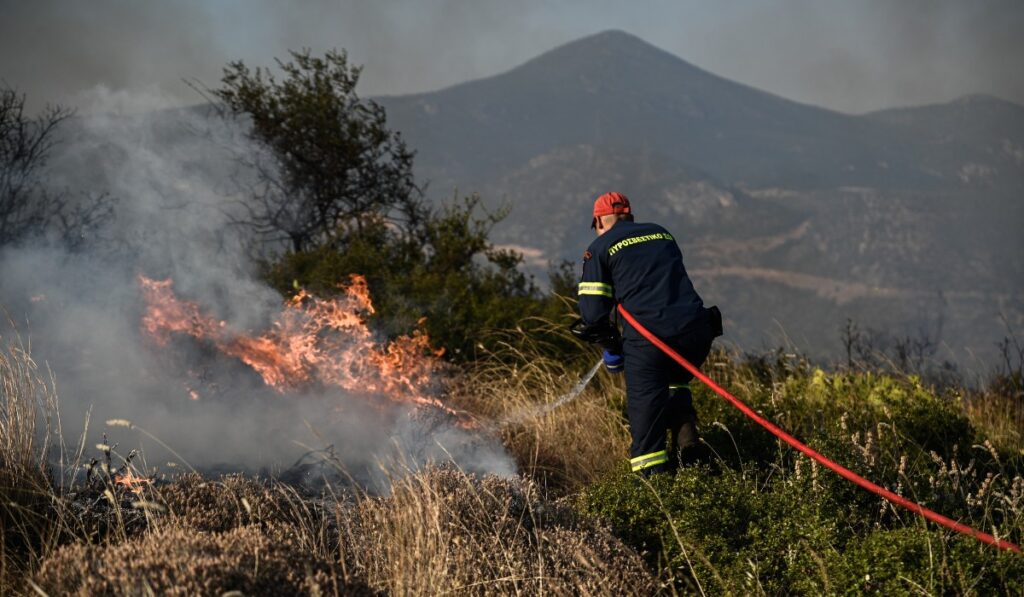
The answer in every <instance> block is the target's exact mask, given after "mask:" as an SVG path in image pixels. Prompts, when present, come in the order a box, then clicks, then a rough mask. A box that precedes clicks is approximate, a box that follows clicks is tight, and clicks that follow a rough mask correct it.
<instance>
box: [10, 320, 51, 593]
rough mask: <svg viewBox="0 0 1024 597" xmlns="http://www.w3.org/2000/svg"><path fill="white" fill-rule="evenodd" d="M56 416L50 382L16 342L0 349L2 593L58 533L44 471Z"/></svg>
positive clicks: (36, 559) (15, 340) (34, 560)
mask: <svg viewBox="0 0 1024 597" xmlns="http://www.w3.org/2000/svg"><path fill="white" fill-rule="evenodd" d="M55 412H56V392H55V391H54V386H53V383H52V380H47V379H45V378H43V377H42V376H41V375H40V373H39V371H38V369H37V367H36V364H35V363H34V362H33V361H32V358H31V357H30V356H29V354H28V352H27V351H26V350H24V349H23V347H22V345H21V342H20V340H19V339H17V338H15V339H14V342H4V343H2V344H0V550H2V551H0V593H3V592H4V587H8V586H10V584H11V582H12V579H15V578H17V577H19V576H21V575H22V574H24V572H25V571H26V570H28V569H29V568H31V566H32V565H33V563H34V562H36V561H38V559H39V558H40V557H42V556H43V555H44V554H45V552H46V549H47V547H48V546H49V545H50V544H51V543H52V541H53V538H54V536H55V535H56V534H57V533H59V528H58V526H59V525H58V524H56V523H55V517H54V515H53V514H54V512H53V503H52V500H51V497H52V492H51V490H50V486H51V484H50V479H49V475H48V471H47V466H46V456H47V453H48V449H49V445H48V442H47V440H48V438H49V437H50V436H51V434H50V425H51V423H52V421H53V419H52V417H53V415H54V413H55Z"/></svg>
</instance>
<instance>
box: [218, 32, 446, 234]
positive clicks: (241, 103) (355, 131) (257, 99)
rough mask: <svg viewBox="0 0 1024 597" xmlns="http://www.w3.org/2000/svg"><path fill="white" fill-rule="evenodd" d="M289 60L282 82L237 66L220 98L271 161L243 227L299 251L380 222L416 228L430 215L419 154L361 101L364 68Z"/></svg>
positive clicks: (333, 60) (259, 167)
mask: <svg viewBox="0 0 1024 597" xmlns="http://www.w3.org/2000/svg"><path fill="white" fill-rule="evenodd" d="M290 54H291V58H292V61H290V62H282V61H280V60H278V61H277V62H278V66H279V67H280V69H281V70H282V71H283V73H284V79H283V80H281V81H278V80H277V79H275V77H274V76H273V75H271V74H270V73H269V72H268V71H267V70H265V69H260V68H257V69H256V70H255V71H252V70H250V69H249V68H248V67H247V66H246V65H245V64H244V63H243V62H241V61H238V62H232V63H230V64H229V66H228V67H227V68H225V69H224V76H223V79H222V83H223V86H222V87H221V88H220V89H217V90H215V91H214V94H215V96H216V97H217V98H219V100H220V101H221V102H222V104H223V106H224V107H226V109H227V110H228V111H229V112H230V113H231V114H233V115H236V116H243V117H247V118H248V119H249V121H250V123H251V131H250V134H251V136H252V138H253V139H255V140H256V141H257V142H258V143H259V144H260V145H261V146H262V147H263V148H264V149H265V150H267V152H266V156H265V157H266V158H269V163H267V162H262V161H260V160H256V161H255V162H254V163H253V165H254V166H255V167H256V171H257V173H258V177H257V178H258V181H259V182H258V185H257V188H255V189H253V190H252V193H251V196H250V197H249V198H247V199H246V200H245V201H243V202H242V207H243V211H244V212H245V216H243V217H242V218H240V220H239V222H240V223H242V224H245V225H247V226H250V227H252V228H253V229H254V230H255V231H256V232H257V233H258V235H259V236H261V237H262V239H263V240H266V241H271V242H279V241H286V242H288V243H289V245H290V247H291V249H292V250H293V251H296V252H301V251H305V250H309V249H315V248H317V247H322V246H337V245H338V243H339V242H344V240H345V238H346V237H347V236H348V235H349V234H350V233H351V232H352V231H357V232H359V231H362V229H363V228H364V227H365V226H366V225H367V223H368V222H371V221H375V220H376V219H377V218H384V219H385V220H388V221H390V222H391V223H392V224H399V225H400V227H401V228H402V229H404V230H406V231H410V232H411V231H415V230H417V229H418V227H419V226H420V225H421V224H422V223H423V219H424V218H425V216H426V210H425V209H424V206H423V203H422V197H421V193H420V190H419V188H418V187H417V186H416V185H415V183H414V181H413V175H412V160H413V152H412V151H410V150H409V149H408V148H407V147H406V145H405V142H404V141H403V140H402V138H401V136H400V135H399V134H398V133H396V132H392V131H391V130H389V129H388V128H387V122H386V118H385V113H384V108H383V107H381V106H380V105H378V104H377V103H375V102H373V101H367V100H362V99H360V98H359V96H358V95H357V94H356V91H355V88H356V84H357V83H358V82H359V75H360V70H361V69H360V68H359V67H355V66H349V65H348V60H347V55H346V53H345V52H336V51H331V52H327V53H326V55H324V56H323V57H322V58H321V57H314V56H312V55H310V52H309V51H308V50H306V51H303V52H290Z"/></svg>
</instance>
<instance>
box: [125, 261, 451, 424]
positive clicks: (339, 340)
mask: <svg viewBox="0 0 1024 597" xmlns="http://www.w3.org/2000/svg"><path fill="white" fill-rule="evenodd" d="M139 284H140V286H141V287H142V292H143V296H144V298H145V301H146V312H145V314H144V315H143V317H142V328H143V330H144V331H145V333H146V334H147V335H148V336H149V337H151V338H152V339H153V340H154V341H155V342H156V343H157V344H158V345H160V346H165V345H166V344H167V343H168V341H169V340H170V338H171V336H172V335H174V334H186V335H189V336H192V337H193V338H196V339H197V340H202V341H205V342H210V343H212V344H213V345H214V346H215V347H217V349H218V350H220V351H221V352H223V353H224V354H226V355H229V356H232V357H235V358H237V359H239V360H241V361H242V362H244V363H245V364H247V365H249V366H250V367H252V368H253V370H255V371H256V372H257V373H258V374H259V375H260V376H261V377H262V378H263V381H264V382H265V383H266V384H267V385H269V386H271V387H272V388H274V389H276V390H277V391H279V392H282V393H283V392H287V391H289V390H294V389H301V388H303V387H307V386H309V385H311V384H317V383H319V384H323V385H328V386H335V387H338V388H341V389H344V390H346V391H348V392H351V393H359V394H378V395H384V396H387V397H388V398H390V399H392V400H396V401H407V402H411V403H414V404H418V405H424V406H431V407H435V408H439V409H441V410H444V411H445V412H448V413H450V414H457V413H456V412H455V411H453V410H452V409H450V408H448V407H447V406H445V405H444V404H443V403H441V402H440V401H439V400H437V399H436V398H432V397H430V396H429V395H428V394H429V386H430V383H431V380H432V379H433V374H434V373H435V371H437V369H438V368H439V367H440V365H441V361H440V358H439V357H440V356H441V355H442V354H443V350H440V351H434V350H432V349H431V348H430V340H429V338H428V337H427V336H426V335H425V334H423V333H421V332H419V331H417V332H414V333H413V334H412V335H408V336H401V337H399V338H396V339H395V340H393V341H392V342H391V343H389V344H387V345H386V346H381V345H380V344H378V343H377V342H376V341H375V340H374V338H373V334H372V332H371V331H370V329H369V328H368V327H367V325H366V322H365V321H364V319H363V317H364V315H366V314H372V313H373V312H374V311H373V303H372V302H371V301H370V290H369V287H368V285H367V283H366V278H364V277H363V276H359V275H352V276H351V281H350V283H349V284H347V285H341V284H339V286H338V287H339V288H341V289H342V290H343V291H344V292H343V293H342V295H341V296H340V297H338V298H336V299H329V300H328V299H320V298H317V297H314V296H312V295H310V294H308V293H307V292H306V291H305V290H300V291H299V292H298V294H296V295H295V296H294V297H292V298H291V299H289V300H288V301H287V302H286V303H285V305H284V309H283V310H282V311H281V313H280V315H278V317H277V318H276V320H275V321H274V322H273V325H272V327H271V329H270V330H268V331H266V332H264V333H262V334H260V335H258V336H253V335H247V334H244V333H239V332H235V331H233V330H231V329H230V328H229V326H227V324H226V323H225V322H223V321H218V320H217V319H215V318H213V317H210V316H208V315H206V314H204V313H203V312H202V310H201V309H200V308H199V306H198V305H197V304H195V303H192V302H187V301H182V300H181V299H179V298H178V297H176V296H175V295H174V292H173V290H172V289H171V285H172V284H173V280H171V279H169V278H168V279H167V280H161V281H158V280H153V279H150V278H147V277H145V276H139Z"/></svg>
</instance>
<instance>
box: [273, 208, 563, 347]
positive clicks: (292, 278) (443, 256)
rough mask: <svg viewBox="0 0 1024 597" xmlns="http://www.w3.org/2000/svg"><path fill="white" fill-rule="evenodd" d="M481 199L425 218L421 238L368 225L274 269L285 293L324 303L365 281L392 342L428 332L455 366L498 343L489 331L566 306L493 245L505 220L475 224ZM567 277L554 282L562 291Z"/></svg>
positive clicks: (489, 218)
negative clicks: (493, 234)
mask: <svg viewBox="0 0 1024 597" xmlns="http://www.w3.org/2000/svg"><path fill="white" fill-rule="evenodd" d="M479 208H480V199H479V197H476V196H473V197H468V198H464V199H462V200H461V201H459V200H457V199H456V200H453V201H451V202H449V203H448V204H446V205H444V206H442V207H441V209H439V210H436V211H434V212H432V213H430V214H429V215H428V217H427V218H426V219H425V221H424V223H423V226H422V229H421V232H420V234H418V235H401V236H399V235H395V234H394V232H393V229H392V227H390V226H388V225H387V223H386V222H385V221H384V219H383V218H377V219H375V220H374V219H367V220H366V221H365V225H364V226H363V228H362V229H361V230H359V231H355V232H353V233H352V234H351V235H350V236H349V238H348V239H347V241H346V243H345V245H344V248H343V249H342V250H338V249H335V248H332V247H321V248H318V249H314V250H310V251H303V252H289V253H288V254H286V255H284V256H283V257H282V258H281V259H279V260H278V261H276V262H275V263H273V264H271V265H269V267H268V272H267V278H268V279H269V280H270V282H271V284H272V285H274V286H275V287H276V288H278V289H279V290H280V291H281V292H283V293H287V292H290V291H293V288H294V286H295V285H296V284H298V285H299V286H301V287H303V288H307V289H309V290H311V291H312V292H314V293H316V294H318V295H321V296H326V295H330V294H332V293H334V292H337V289H336V288H337V287H336V285H337V282H338V281H339V280H345V279H347V277H348V275H349V274H352V273H359V274H363V275H365V276H366V277H367V281H368V282H369V285H370V290H371V293H372V295H373V300H374V305H375V308H376V316H375V317H376V324H377V327H378V328H379V329H381V330H382V331H383V332H384V333H386V334H389V335H394V334H399V333H407V332H409V331H410V330H412V329H416V328H423V329H424V330H425V331H426V332H427V333H428V334H429V335H430V338H431V340H432V341H433V342H434V344H435V345H436V346H440V347H444V348H446V349H447V350H448V354H449V356H450V357H451V358H453V359H455V360H465V359H471V358H472V357H473V355H474V354H476V352H477V348H478V347H479V346H484V347H485V348H492V346H491V345H492V344H493V343H494V342H496V341H498V339H497V338H496V337H494V336H492V335H490V334H489V333H488V332H489V331H492V330H504V329H514V328H516V327H517V326H524V327H529V326H530V318H531V317H543V318H549V319H555V318H558V317H559V316H560V315H562V314H563V313H564V311H565V310H566V309H565V306H564V304H563V303H562V301H561V300H559V299H557V298H556V297H555V296H554V295H552V294H545V293H542V292H541V291H540V289H539V288H538V287H537V286H536V285H535V284H534V282H533V279H532V278H531V277H529V276H527V275H526V274H524V273H523V272H522V271H521V270H520V269H519V267H520V265H521V264H522V256H521V255H519V254H518V253H515V252H514V251H509V250H503V249H497V248H495V247H494V246H493V245H491V243H490V242H489V241H488V239H487V238H488V235H489V233H490V230H491V227H492V226H493V225H494V224H496V223H497V222H498V221H500V220H501V218H502V217H503V215H504V214H502V213H497V214H487V215H485V216H484V217H477V216H476V213H475V212H476V210H478V209H479ZM564 278H565V273H564V272H563V273H562V274H560V275H553V283H554V284H555V285H556V286H557V288H558V290H560V291H562V292H564V291H565V290H564V288H563V287H564V286H565V285H566V282H565V281H564Z"/></svg>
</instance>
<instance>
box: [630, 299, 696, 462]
mask: <svg viewBox="0 0 1024 597" xmlns="http://www.w3.org/2000/svg"><path fill="white" fill-rule="evenodd" d="M713 339H714V335H713V332H712V329H711V324H710V322H709V321H708V319H707V318H706V317H701V318H699V319H698V320H697V321H695V322H694V323H693V324H691V325H689V326H688V329H687V330H686V331H685V332H684V333H683V334H680V335H678V336H673V337H669V338H662V340H663V341H664V342H665V343H666V344H668V345H669V346H670V347H672V348H673V349H674V350H676V351H677V352H678V353H679V354H680V355H682V357H683V358H684V359H686V360H687V361H689V362H690V363H692V364H693V365H694V366H695V367H700V366H701V365H702V364H704V361H705V360H706V359H707V357H708V353H709V352H710V351H711V342H712V340H713ZM622 351H623V355H624V356H625V358H626V371H625V373H626V396H627V406H626V410H627V414H628V415H629V429H630V433H631V434H632V436H633V443H632V446H631V447H630V451H629V454H630V465H631V466H632V469H633V470H634V471H636V472H640V473H642V474H652V473H658V472H664V471H667V470H669V462H670V460H671V459H670V454H669V450H670V447H669V442H668V440H669V431H670V430H672V431H673V432H676V431H678V430H679V428H680V427H681V426H682V425H683V423H685V422H687V421H693V422H694V423H695V422H696V416H697V413H696V411H695V410H694V408H693V396H692V395H691V394H690V388H689V387H688V386H687V384H688V383H689V382H690V380H691V379H693V375H692V374H691V373H690V372H689V371H687V370H686V369H684V368H683V367H682V366H681V365H679V364H678V363H676V362H675V361H674V360H672V358H671V357H669V356H668V355H666V354H665V353H664V352H662V351H661V349H659V348H658V347H657V346H655V345H653V344H651V343H650V342H648V341H647V340H645V339H644V338H642V337H630V336H629V335H627V337H626V338H625V340H624V341H623V346H622Z"/></svg>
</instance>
